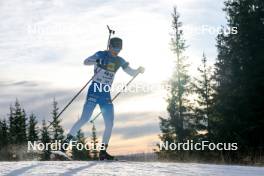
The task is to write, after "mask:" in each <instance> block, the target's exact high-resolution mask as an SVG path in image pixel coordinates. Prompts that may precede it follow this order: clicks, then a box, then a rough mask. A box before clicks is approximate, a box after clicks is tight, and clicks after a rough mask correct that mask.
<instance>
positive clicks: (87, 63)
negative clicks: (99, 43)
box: [83, 53, 99, 65]
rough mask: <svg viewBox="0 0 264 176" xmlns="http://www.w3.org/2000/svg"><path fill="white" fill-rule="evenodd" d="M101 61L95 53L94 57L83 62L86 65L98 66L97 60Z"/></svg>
mask: <svg viewBox="0 0 264 176" xmlns="http://www.w3.org/2000/svg"><path fill="white" fill-rule="evenodd" d="M97 59H99V58H98V56H97V53H95V54H94V55H92V56H90V57H88V58H86V59H85V60H84V62H83V64H84V65H94V64H96V60H97Z"/></svg>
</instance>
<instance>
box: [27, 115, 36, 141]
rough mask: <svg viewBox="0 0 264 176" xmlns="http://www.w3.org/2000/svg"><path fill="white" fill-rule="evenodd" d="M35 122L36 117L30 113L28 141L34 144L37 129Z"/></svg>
mask: <svg viewBox="0 0 264 176" xmlns="http://www.w3.org/2000/svg"><path fill="white" fill-rule="evenodd" d="M37 124H38V122H37V120H36V116H35V115H34V114H33V113H32V114H31V115H30V116H29V124H28V141H31V142H34V141H38V128H37Z"/></svg>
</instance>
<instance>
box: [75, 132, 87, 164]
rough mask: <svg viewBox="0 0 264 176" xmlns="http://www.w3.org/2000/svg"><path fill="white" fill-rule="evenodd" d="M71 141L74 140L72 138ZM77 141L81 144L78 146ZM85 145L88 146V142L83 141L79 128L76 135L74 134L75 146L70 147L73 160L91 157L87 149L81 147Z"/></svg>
mask: <svg viewBox="0 0 264 176" xmlns="http://www.w3.org/2000/svg"><path fill="white" fill-rule="evenodd" d="M73 141H75V140H73ZM78 143H79V144H82V145H79V148H78V147H77V145H78ZM85 145H87V147H88V144H87V142H86V141H85V137H84V134H83V133H82V131H81V130H79V131H78V133H77V135H76V147H73V148H72V159H74V160H89V159H90V158H91V157H90V151H89V150H86V149H85V147H83V148H82V149H81V146H85Z"/></svg>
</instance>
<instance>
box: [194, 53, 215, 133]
mask: <svg viewBox="0 0 264 176" xmlns="http://www.w3.org/2000/svg"><path fill="white" fill-rule="evenodd" d="M198 72H199V78H195V83H194V84H193V86H194V91H195V93H196V94H197V95H198V98H197V99H196V102H197V104H198V107H196V108H195V116H196V118H197V119H196V120H197V121H198V122H197V123H196V124H197V126H196V128H197V130H208V125H209V124H208V118H209V117H210V115H211V107H212V96H213V82H212V71H211V67H208V66H207V58H206V56H205V54H204V53H203V57H202V65H201V66H200V67H199V68H198Z"/></svg>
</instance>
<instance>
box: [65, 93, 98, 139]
mask: <svg viewBox="0 0 264 176" xmlns="http://www.w3.org/2000/svg"><path fill="white" fill-rule="evenodd" d="M95 106H96V102H95V101H91V100H89V98H88V100H87V101H86V102H85V104H84V106H83V111H82V115H81V118H80V119H79V120H78V121H77V122H76V123H75V124H74V125H73V127H72V128H71V130H70V132H69V135H71V136H75V135H76V133H77V132H78V131H79V129H80V128H81V127H82V126H83V125H84V124H85V123H86V122H87V121H89V120H90V118H91V116H92V113H93V110H94V108H95Z"/></svg>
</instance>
